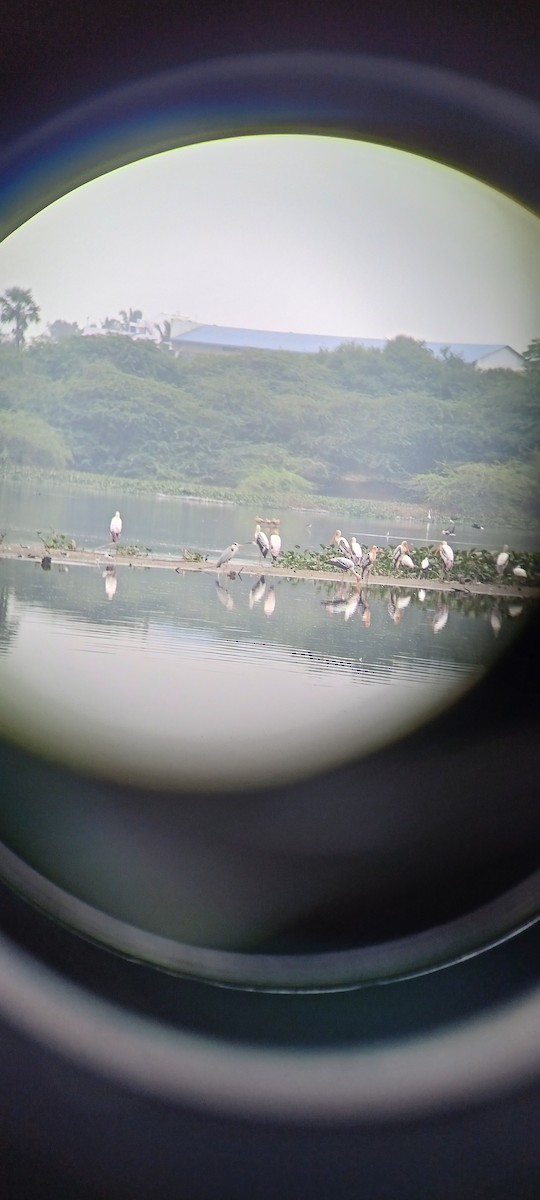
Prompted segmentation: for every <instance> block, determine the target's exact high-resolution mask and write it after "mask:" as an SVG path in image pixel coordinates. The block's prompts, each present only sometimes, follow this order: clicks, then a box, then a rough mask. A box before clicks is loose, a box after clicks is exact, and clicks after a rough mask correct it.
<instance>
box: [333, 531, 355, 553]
mask: <svg viewBox="0 0 540 1200" xmlns="http://www.w3.org/2000/svg"><path fill="white" fill-rule="evenodd" d="M332 541H333V542H335V543H336V546H338V547H339V549H340V550H341V551H342V552H343V554H345V555H346V557H347V558H352V556H353V555H352V550H351V547H350V545H349V542H348V541H347V538H346V537H343V534H342V532H341V529H336V532H335V534H334V536H333V538H332Z"/></svg>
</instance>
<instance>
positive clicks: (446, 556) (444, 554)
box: [438, 542, 454, 571]
mask: <svg viewBox="0 0 540 1200" xmlns="http://www.w3.org/2000/svg"><path fill="white" fill-rule="evenodd" d="M438 550H439V554H440V557H441V560H442V565H443V567H444V570H445V571H451V570H452V567H453V565H454V551H453V550H452V547H451V546H449V545H448V542H441V544H440V546H439V547H438Z"/></svg>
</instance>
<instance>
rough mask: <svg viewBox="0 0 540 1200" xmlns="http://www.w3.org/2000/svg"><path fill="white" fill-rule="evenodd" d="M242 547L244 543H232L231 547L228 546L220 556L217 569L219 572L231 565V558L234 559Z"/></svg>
mask: <svg viewBox="0 0 540 1200" xmlns="http://www.w3.org/2000/svg"><path fill="white" fill-rule="evenodd" d="M241 545H243V543H242V542H231V544H230V546H227V549H226V550H224V551H223V553H222V554H220V556H219V558H218V560H217V563H216V567H217V569H218V571H219V570H220V568H221V567H225V566H226V565H227V563H230V561H231V558H234V556H235V554H238V551H239V549H240V546H241Z"/></svg>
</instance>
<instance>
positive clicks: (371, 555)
mask: <svg viewBox="0 0 540 1200" xmlns="http://www.w3.org/2000/svg"><path fill="white" fill-rule="evenodd" d="M378 553H379V547H378V546H372V547H371V550H366V551H365V553H364V554H363V555H362V558H361V559H360V572H361V575H362V583H367V581H368V579H369V573H370V571H371V568H372V566H373V563H374V562H375V561H376V558H377V555H378Z"/></svg>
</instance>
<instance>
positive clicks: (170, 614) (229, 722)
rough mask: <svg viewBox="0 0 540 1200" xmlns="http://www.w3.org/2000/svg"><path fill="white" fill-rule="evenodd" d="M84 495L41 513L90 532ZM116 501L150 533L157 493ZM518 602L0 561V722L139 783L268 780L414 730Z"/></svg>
mask: <svg viewBox="0 0 540 1200" xmlns="http://www.w3.org/2000/svg"><path fill="white" fill-rule="evenodd" d="M68 503H69V504H70V505H72V506H73V507H72V508H71V510H70V511H71V512H72V513H73V523H72V524H71V523H67V522H66V520H65V516H66V513H67V509H66V508H63V506H66V505H67V504H68ZM86 503H87V501H86V499H85V498H84V497H81V496H80V494H78V495H77V496H74V497H71V498H70V500H69V502H68V500H67V499H66V498H65V497H62V498H59V499H58V509H57V511H56V513H55V514H54V516H53V514H52V512H51V513H50V516H51V523H53V524H54V525H55V526H57V527H59V528H61V529H63V530H69V532H70V533H73V534H74V535H75V536H76V537H77V540H79V539H80V540H81V541H83V542H85V543H86V544H91V539H92V537H93V539H94V541H96V542H97V541H99V533H100V532H101V533H102V532H103V525H105V528H106V527H107V518H108V516H109V515H110V509H111V505H110V501H109V500H108V499H107V498H105V500H104V502H103V504H102V509H103V520H102V522H101V530H100V529H99V523H96V524H97V525H98V528H96V526H95V525H94V528H93V530H92V529H91V528H90V526H89V525H88V524H87V523H86V522H89V520H90V516H89V514H90V512H91V511H94V512H95V506H96V505H98V504H99V503H100V501H99V499H96V498H95V497H94V500H93V504H94V508H93V509H92V507H86ZM126 503H127V500H126ZM130 504H132V505H133V507H131V508H130V509H129V512H128V515H129V519H130V520H131V518H132V516H133V519H135V518H136V515H137V513H140V514H141V521H142V518H143V515H144V516H145V519H146V520H147V521H148V532H150V525H151V515H152V514H153V515H154V516H155V519H156V523H157V514H158V512H159V511H161V508H160V505H159V503H155V504H152V502H146V504H145V503H141V502H140V501H137V500H131V499H130ZM138 505H141V507H140V508H139V507H138ZM165 511H166V512H167V514H168V520H169V521H172V512H176V514H177V537H176V540H175V542H174V544H171V543H167V542H165V547H167V548H169V549H171V550H173V549H176V550H178V548H179V547H180V546H182V545H183V544H186V543H187V544H190V545H193V544H194V543H196V541H197V538H196V537H195V535H194V533H193V532H192V530H191V528H190V526H189V520H188V516H189V513H190V511H191V510H190V508H189V506H186V505H182V506H180V505H178V506H177V507H176V509H175V507H174V505H170V506H168V507H167V508H166V509H165ZM195 516H196V518H197V522H198V528H202V527H203V525H204V516H205V514H204V511H203V512H201V511H200V506H199V509H198V510H197V512H196V513H195V512H194V522H195ZM58 517H60V519H58ZM217 517H219V518H220V520H221V521H222V522H223V524H222V525H220V524H219V522H218V521H217ZM214 518H216V519H215V520H214ZM207 519H208V538H207V542H208V549H212V548H213V547H214V546H215V545H216V544H217V545H220V544H221V543H225V542H226V541H227V540H229V539H230V537H231V526H232V527H233V529H232V536H234V535H235V533H237V534H238V535H239V534H240V533H241V529H240V528H238V527H235V522H238V525H240V526H241V525H242V522H243V521H245V522H246V524H247V517H246V516H244V515H243V514H241V515H239V514H238V513H237V512H230V511H228V510H223V511H221V512H219V513H218V514H215V513H212V514H210V513H208V517H207ZM287 519H288V518H287ZM227 523H228V529H227V534H225V526H226V525H227ZM284 524H285V522H284ZM331 525H332V522H330V526H331ZM186 529H187V530H188V534H189V536H185V537H184V536H182V534H183V533H184V531H185V530H186ZM216 530H217V532H216ZM330 531H331V532H332V530H330ZM244 532H246V533H247V530H245V529H244ZM222 535H224V536H222ZM145 538H146V534H145V535H143V540H144V539H145ZM148 540H149V541H150V540H153V539H148ZM201 540H202V539H201ZM154 544H155V543H154ZM162 549H163V547H162ZM526 610H527V605H526V603H525V602H523V601H521V600H520V601H516V600H515V599H514V600H510V599H509V600H504V601H502V600H495V599H493V598H490V597H485V596H483V597H472V596H453V595H451V594H442V593H438V592H429V591H428V592H426V593H424V594H423V593H422V592H419V591H418V590H416V589H408V590H405V589H399V591H397V592H395V593H392V591H391V590H390V589H389V588H379V587H375V586H370V587H369V588H368V589H366V590H365V592H363V593H362V594H361V595H360V596H359V595H358V593H355V591H354V588H352V587H350V586H346V587H345V588H343V586H342V585H341V583H340V582H339V581H338V580H331V581H329V582H328V583H327V582H324V583H323V582H316V581H311V580H309V581H300V580H286V579H279V578H275V579H274V580H272V579H271V578H268V579H266V580H257V579H256V577H253V576H251V577H243V578H240V579H239V578H236V579H233V580H230V581H229V582H226V581H225V579H223V578H222V579H221V581H220V579H218V577H217V576H216V575H214V574H213V573H193V572H191V573H190V572H185V573H183V574H178V573H177V572H175V571H172V570H166V569H159V568H157V567H156V568H152V567H145V566H144V565H141V566H136V567H133V568H130V567H128V566H127V565H125V564H123V565H120V564H119V565H118V566H117V568H116V570H115V569H114V567H111V569H110V570H109V571H108V572H105V573H104V572H103V570H102V568H101V567H98V566H97V565H96V566H88V565H85V566H75V565H73V564H69V566H68V567H67V566H63V567H59V566H55V565H53V567H52V570H50V571H44V570H42V568H41V564H40V562H39V561H29V560H16V559H10V560H9V559H5V560H0V729H1V730H3V731H4V732H7V733H8V734H11V735H13V736H14V737H15V738H16V739H17V740H19V741H21V740H22V741H23V742H24V743H25V744H26V745H30V746H33V747H35V748H36V749H38V750H40V751H42V752H46V753H48V754H52V755H53V756H59V757H61V758H64V759H66V760H68V761H70V762H72V763H75V764H80V765H82V766H84V767H85V768H88V769H90V770H91V771H94V772H97V773H101V774H105V775H108V776H111V777H114V778H118V779H122V780H131V781H134V782H137V783H143V782H146V783H157V784H160V785H170V784H174V783H178V782H180V783H184V784H191V785H195V786H210V787H216V788H221V787H225V788H232V787H235V786H241V785H243V784H250V783H263V784H264V783H277V782H279V781H284V780H287V779H290V778H292V777H294V776H298V775H302V774H306V773H311V772H313V771H317V770H318V769H321V768H324V767H326V766H329V765H331V764H333V763H336V762H339V761H342V760H343V759H344V758H347V757H350V756H351V755H354V754H356V753H358V752H362V751H363V750H369V749H371V748H373V747H374V746H377V745H381V744H383V743H384V742H386V741H388V740H391V739H392V738H393V737H395V736H396V735H397V734H398V733H402V732H406V731H407V730H410V729H412V728H414V726H415V725H417V724H418V723H419V722H422V721H424V720H425V719H426V718H428V717H429V716H431V715H432V714H434V713H435V712H436V711H438V710H439V709H440V708H441V707H444V706H445V705H446V704H447V703H448V702H449V701H450V700H452V699H453V698H454V697H455V696H457V695H458V694H459V693H460V692H461V691H463V689H465V688H466V687H468V686H469V685H470V684H471V683H474V681H475V680H477V679H478V678H479V677H480V676H481V674H482V673H483V671H484V670H485V669H486V668H487V667H488V666H489V664H490V662H491V661H492V658H493V655H494V653H496V652H498V650H499V649H503V648H504V647H505V645H507V644H508V642H509V640H510V639H511V638H512V636H513V635H514V634H515V633H516V632H517V630H518V629H519V627H520V625H521V623H522V621H523V620H524V619H525V615H526Z"/></svg>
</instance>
